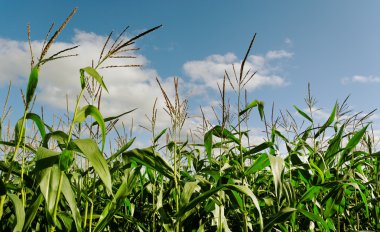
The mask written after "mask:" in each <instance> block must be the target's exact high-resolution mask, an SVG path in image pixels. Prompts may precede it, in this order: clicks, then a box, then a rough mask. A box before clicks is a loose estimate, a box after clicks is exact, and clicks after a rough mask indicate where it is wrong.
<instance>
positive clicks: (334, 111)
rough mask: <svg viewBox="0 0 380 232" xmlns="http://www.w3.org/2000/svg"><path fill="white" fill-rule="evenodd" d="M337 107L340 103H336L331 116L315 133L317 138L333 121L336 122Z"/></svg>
mask: <svg viewBox="0 0 380 232" xmlns="http://www.w3.org/2000/svg"><path fill="white" fill-rule="evenodd" d="M337 107H338V104H335V106H334V109H333V111H332V112H331V114H330V117H329V118H328V119H327V121H326V122H325V124H323V125H322V127H321V128H319V130H318V131H317V133H316V134H315V135H314V138H317V137H318V136H319V135H320V134H322V133H323V132H324V131H325V130H326V128H327V127H329V126H330V125H331V123H333V122H334V119H335V114H336V109H337Z"/></svg>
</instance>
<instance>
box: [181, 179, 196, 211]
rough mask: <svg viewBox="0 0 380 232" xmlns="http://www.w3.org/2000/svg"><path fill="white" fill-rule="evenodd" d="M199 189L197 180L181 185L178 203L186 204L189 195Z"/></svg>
mask: <svg viewBox="0 0 380 232" xmlns="http://www.w3.org/2000/svg"><path fill="white" fill-rule="evenodd" d="M200 190H201V187H199V185H198V183H197V182H195V181H194V182H186V184H185V186H184V187H183V191H182V192H181V200H180V203H181V204H180V205H181V206H182V205H187V204H188V203H189V201H190V198H191V195H193V193H194V192H199V191H200Z"/></svg>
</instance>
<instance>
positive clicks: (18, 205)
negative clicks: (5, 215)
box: [7, 193, 25, 232]
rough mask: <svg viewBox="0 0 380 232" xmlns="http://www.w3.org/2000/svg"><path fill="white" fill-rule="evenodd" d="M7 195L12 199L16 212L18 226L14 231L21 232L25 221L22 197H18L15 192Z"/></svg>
mask: <svg viewBox="0 0 380 232" xmlns="http://www.w3.org/2000/svg"><path fill="white" fill-rule="evenodd" d="M7 196H8V197H9V198H10V199H11V201H12V203H13V206H14V208H15V214H16V220H17V223H16V226H15V228H13V232H21V231H22V228H23V227H24V223H25V211H24V207H23V205H22V202H21V200H20V198H18V197H17V196H16V195H15V194H12V193H8V194H7Z"/></svg>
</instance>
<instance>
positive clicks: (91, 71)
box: [80, 67, 108, 92]
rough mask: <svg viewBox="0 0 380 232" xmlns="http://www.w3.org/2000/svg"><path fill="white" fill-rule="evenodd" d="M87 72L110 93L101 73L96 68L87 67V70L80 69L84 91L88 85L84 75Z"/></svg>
mask: <svg viewBox="0 0 380 232" xmlns="http://www.w3.org/2000/svg"><path fill="white" fill-rule="evenodd" d="M85 72H86V73H87V74H88V75H90V76H91V77H92V78H94V79H95V80H96V81H97V82H98V83H99V84H100V85H101V86H102V87H103V88H104V89H105V90H106V91H107V92H108V89H107V87H106V85H105V84H104V82H103V78H102V77H101V76H100V75H99V73H98V72H97V71H96V70H95V69H94V68H91V67H86V68H82V69H80V80H81V86H82V89H84V88H85V87H86V83H85V79H84V73H85Z"/></svg>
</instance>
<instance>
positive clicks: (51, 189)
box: [40, 164, 61, 217]
mask: <svg viewBox="0 0 380 232" xmlns="http://www.w3.org/2000/svg"><path fill="white" fill-rule="evenodd" d="M60 174H61V170H59V167H58V165H56V164H55V165H53V166H51V167H48V168H45V169H44V170H42V172H41V181H40V190H41V192H42V194H43V196H44V198H45V202H46V207H47V210H48V212H49V214H50V216H51V217H52V215H53V211H54V204H55V200H56V198H57V194H58V184H59V178H60Z"/></svg>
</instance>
